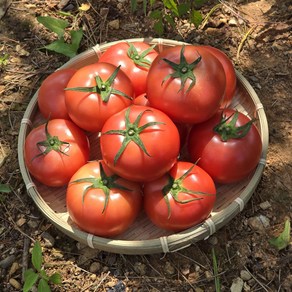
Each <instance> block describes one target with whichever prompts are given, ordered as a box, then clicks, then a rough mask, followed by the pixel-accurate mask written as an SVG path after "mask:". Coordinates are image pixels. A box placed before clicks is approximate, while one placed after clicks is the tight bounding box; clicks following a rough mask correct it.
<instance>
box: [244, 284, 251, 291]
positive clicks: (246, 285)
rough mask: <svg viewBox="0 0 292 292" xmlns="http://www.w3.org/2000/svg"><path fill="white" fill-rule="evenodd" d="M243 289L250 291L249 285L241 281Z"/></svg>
mask: <svg viewBox="0 0 292 292" xmlns="http://www.w3.org/2000/svg"><path fill="white" fill-rule="evenodd" d="M243 291H244V292H249V291H251V288H250V286H249V285H248V284H247V283H246V282H244V283H243Z"/></svg>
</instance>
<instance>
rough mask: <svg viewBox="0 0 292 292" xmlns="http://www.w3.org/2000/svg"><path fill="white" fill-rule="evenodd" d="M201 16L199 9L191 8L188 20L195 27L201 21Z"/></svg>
mask: <svg viewBox="0 0 292 292" xmlns="http://www.w3.org/2000/svg"><path fill="white" fill-rule="evenodd" d="M202 20H203V17H202V14H201V12H200V11H198V10H195V9H193V10H192V11H191V12H190V21H191V23H193V24H194V25H195V26H196V27H198V26H199V25H200V24H201V23H202Z"/></svg>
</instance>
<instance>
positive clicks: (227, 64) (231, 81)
mask: <svg viewBox="0 0 292 292" xmlns="http://www.w3.org/2000/svg"><path fill="white" fill-rule="evenodd" d="M203 48H204V49H206V50H208V51H209V52H210V53H212V54H213V55H214V56H215V57H216V58H217V59H218V60H219V61H220V63H221V64H222V66H223V69H224V72H225V77H226V89H225V93H224V97H223V100H222V102H221V107H222V108H225V107H228V106H229V105H230V103H231V101H232V98H233V96H234V93H235V90H236V73H235V69H234V66H233V64H232V62H231V60H230V59H229V58H228V57H227V56H226V55H225V54H224V53H223V52H222V51H221V50H219V49H216V48H214V47H211V46H203Z"/></svg>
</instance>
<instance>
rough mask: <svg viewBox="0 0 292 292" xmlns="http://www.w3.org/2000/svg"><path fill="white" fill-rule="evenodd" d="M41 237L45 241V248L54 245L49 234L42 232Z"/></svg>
mask: <svg viewBox="0 0 292 292" xmlns="http://www.w3.org/2000/svg"><path fill="white" fill-rule="evenodd" d="M41 236H42V238H43V239H44V241H45V247H53V246H54V245H55V238H54V237H53V236H52V235H51V234H50V233H48V232H43V233H42V235H41Z"/></svg>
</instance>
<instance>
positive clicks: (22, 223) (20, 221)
mask: <svg viewBox="0 0 292 292" xmlns="http://www.w3.org/2000/svg"><path fill="white" fill-rule="evenodd" d="M25 223H26V219H25V218H24V217H20V218H19V219H18V220H17V221H16V225H17V226H18V227H21V226H22V225H24V224H25Z"/></svg>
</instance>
